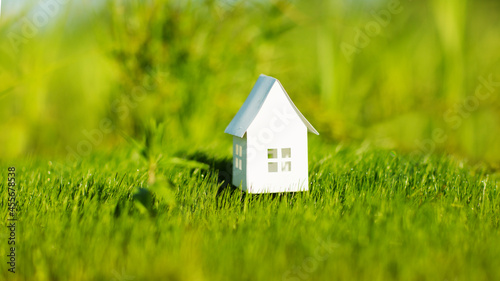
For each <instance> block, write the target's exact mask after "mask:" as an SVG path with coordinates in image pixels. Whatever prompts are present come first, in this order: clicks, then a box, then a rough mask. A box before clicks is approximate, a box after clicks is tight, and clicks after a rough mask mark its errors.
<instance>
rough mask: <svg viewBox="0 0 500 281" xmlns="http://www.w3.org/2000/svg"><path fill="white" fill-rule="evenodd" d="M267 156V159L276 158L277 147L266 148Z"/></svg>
mask: <svg viewBox="0 0 500 281" xmlns="http://www.w3.org/2000/svg"><path fill="white" fill-rule="evenodd" d="M267 158H268V159H277V158H278V150H277V149H268V150H267Z"/></svg>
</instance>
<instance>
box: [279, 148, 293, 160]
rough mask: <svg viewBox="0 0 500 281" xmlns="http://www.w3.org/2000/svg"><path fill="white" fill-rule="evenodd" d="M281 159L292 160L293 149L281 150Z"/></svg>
mask: <svg viewBox="0 0 500 281" xmlns="http://www.w3.org/2000/svg"><path fill="white" fill-rule="evenodd" d="M281 158H292V149H291V148H283V149H281Z"/></svg>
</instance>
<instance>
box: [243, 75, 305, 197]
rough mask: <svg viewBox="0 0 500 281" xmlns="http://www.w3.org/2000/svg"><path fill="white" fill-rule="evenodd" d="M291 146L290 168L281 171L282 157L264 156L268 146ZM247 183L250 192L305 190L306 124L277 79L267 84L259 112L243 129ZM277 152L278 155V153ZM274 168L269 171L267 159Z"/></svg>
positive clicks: (275, 147) (272, 147) (280, 147)
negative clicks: (245, 135) (245, 129)
mask: <svg viewBox="0 0 500 281" xmlns="http://www.w3.org/2000/svg"><path fill="white" fill-rule="evenodd" d="M283 148H291V152H292V157H291V159H290V160H291V162H292V167H291V171H290V172H288V171H285V172H283V171H282V166H281V165H282V163H283V161H287V160H288V159H283V158H278V159H277V160H274V159H269V158H268V149H278V154H281V149H283ZM247 151H248V155H247V157H248V158H247V174H246V175H247V187H248V192H250V193H263V192H285V191H304V190H308V186H309V183H308V151H307V127H306V126H305V124H304V123H303V122H302V120H301V119H300V117H299V116H298V115H297V114H296V112H295V110H294V109H293V107H292V105H291V104H290V102H289V101H288V99H287V97H286V96H285V94H284V92H283V90H282V88H281V86H280V85H279V83H275V84H274V86H273V87H272V88H271V92H270V93H269V95H268V97H267V99H266V101H265V103H264V104H263V106H262V108H261V110H260V112H259V114H258V115H257V117H256V118H255V119H254V121H253V122H252V124H251V125H250V127H249V128H248V130H247ZM278 156H280V155H278ZM270 162H277V163H278V172H276V173H270V172H269V170H268V169H269V163H270Z"/></svg>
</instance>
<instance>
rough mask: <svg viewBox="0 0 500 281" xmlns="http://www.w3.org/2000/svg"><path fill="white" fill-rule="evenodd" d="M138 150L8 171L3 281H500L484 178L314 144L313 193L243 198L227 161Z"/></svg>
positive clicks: (428, 161)
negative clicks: (10, 239) (7, 256)
mask: <svg viewBox="0 0 500 281" xmlns="http://www.w3.org/2000/svg"><path fill="white" fill-rule="evenodd" d="M229 147H230V146H229ZM142 148H143V149H142V150H141V149H138V148H137V149H136V148H133V149H132V148H123V149H118V150H116V151H115V152H113V153H95V154H93V155H92V156H90V157H89V158H88V159H86V160H84V161H79V162H76V163H74V162H65V161H60V162H58V163H56V161H55V160H36V159H32V160H25V161H19V162H18V163H16V169H17V173H16V177H17V182H18V187H17V188H18V189H17V200H18V202H19V205H18V213H17V216H18V217H19V222H18V228H17V239H18V240H17V241H16V243H17V251H18V252H17V273H16V274H14V275H12V274H10V273H8V271H7V269H8V267H7V266H8V265H7V264H6V263H5V262H2V263H0V264H1V266H0V271H1V274H2V276H3V278H8V280H498V279H500V269H499V267H498V260H499V258H500V206H499V205H500V190H499V189H498V183H497V180H498V179H499V175H498V173H497V174H495V173H494V172H493V171H491V170H488V167H485V166H481V165H472V164H469V163H466V162H464V161H462V160H460V159H456V158H453V157H451V156H444V155H443V156H420V155H412V156H409V155H400V154H398V153H396V152H394V151H386V150H380V149H375V148H371V147H370V145H367V144H361V145H358V146H355V145H352V146H342V145H335V144H325V143H322V142H320V141H314V140H313V141H312V143H311V144H310V153H311V156H310V182H311V183H310V184H311V190H310V191H309V192H303V193H295V194H267V195H248V194H243V193H241V191H239V190H238V189H237V188H235V187H233V186H231V185H227V183H226V181H227V180H228V177H229V174H228V173H227V172H226V171H227V167H230V165H231V161H230V154H229V153H227V151H228V150H227V149H221V148H217V149H215V148H211V149H206V151H204V150H199V151H177V152H175V153H172V154H171V156H168V157H166V156H162V155H161V154H155V155H151V153H150V155H149V157H146V156H147V155H148V153H147V152H145V151H144V147H142ZM146 150H148V149H147V148H146ZM156 151H160V149H156ZM148 159H149V160H148ZM5 164H6V163H2V167H6V165H5ZM67 164H69V165H68V166H66V165H67ZM5 173H6V172H5ZM5 173H4V174H5ZM152 178H153V179H152ZM5 182H6V181H5V178H2V181H1V183H0V186H1V192H2V194H6V193H7V190H6V189H7V187H6V184H5ZM5 205H6V197H2V206H5ZM1 211H2V216H3V217H7V212H6V208H5V207H2V210H1ZM1 239H2V241H4V240H5V241H6V239H7V237H6V236H5V232H4V231H2V237H1Z"/></svg>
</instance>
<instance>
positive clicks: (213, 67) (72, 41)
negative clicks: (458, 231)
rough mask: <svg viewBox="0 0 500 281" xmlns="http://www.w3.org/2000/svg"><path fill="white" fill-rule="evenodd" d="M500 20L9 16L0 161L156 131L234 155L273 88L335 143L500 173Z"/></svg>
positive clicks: (189, 7)
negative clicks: (457, 161) (236, 119)
mask: <svg viewBox="0 0 500 281" xmlns="http://www.w3.org/2000/svg"><path fill="white" fill-rule="evenodd" d="M498 11H500V2H498V1H494V0H491V1H486V0H484V1H465V0H457V1H449V0H435V1H382V0H381V1H376V0H371V1H368V0H365V1H361V0H360V1H348V0H338V1H319V0H318V1H305V0H304V1H299V0H297V1H279V0H276V1H236V0H221V1H202V0H193V1H160V0H158V1H83V0H82V1H66V0H59V1H56V0H44V1H14V0H12V1H8V0H7V1H6V0H4V1H3V2H2V15H1V19H0V38H1V40H0V158H2V159H11V158H19V157H29V156H41V157H43V156H49V155H50V156H51V157H53V156H56V155H59V156H61V157H67V156H71V155H73V156H74V155H80V156H82V157H84V156H85V155H88V154H89V153H91V152H92V151H99V150H103V151H109V150H111V149H113V148H115V147H117V146H121V145H127V143H128V142H127V139H130V138H132V139H135V138H141V136H143V135H144V132H145V130H146V128H147V124H151V122H156V123H163V125H164V126H163V127H162V128H164V130H165V136H166V142H167V144H168V147H171V148H172V149H173V150H175V149H186V148H188V147H210V146H216V147H217V146H221V147H222V146H225V145H227V144H229V143H230V142H231V138H230V137H228V136H226V135H224V134H223V131H224V128H225V127H226V125H227V124H228V123H229V122H230V121H231V119H232V117H233V116H234V115H235V114H236V112H237V111H238V109H239V107H240V106H241V105H242V103H243V101H244V100H245V98H246V97H247V95H248V94H249V92H250V90H251V88H252V86H253V83H254V82H255V81H256V79H257V77H258V75H259V74H261V73H264V74H267V75H271V76H274V77H276V78H278V79H279V80H280V81H281V82H282V84H283V85H284V87H285V89H286V90H287V91H288V93H289V95H290V96H291V97H292V99H293V100H294V101H295V103H296V104H297V105H298V107H299V108H300V109H301V111H302V112H303V113H304V115H305V116H307V118H308V119H309V120H310V121H311V123H313V124H314V125H315V127H316V128H317V129H318V130H319V131H320V133H321V140H322V141H327V142H349V143H350V142H368V143H370V144H371V145H374V146H380V147H384V148H388V149H395V150H399V151H402V152H408V153H410V152H418V153H442V152H446V153H453V154H457V155H461V156H464V157H467V158H470V159H475V160H481V161H486V162H489V163H492V164H493V165H498V163H499V162H500V138H499V136H500V101H499V99H498V95H499V93H500V86H499V85H498V83H497V84H496V85H495V86H494V87H493V86H491V85H492V84H491V83H490V87H489V88H487V87H486V86H485V85H484V81H483V82H481V81H482V80H481V78H480V77H483V78H484V79H485V80H492V81H500V68H499V63H500V52H499V50H500V36H499V35H500V17H499V16H498ZM481 85H483V86H482V87H483V88H482V89H481V92H480V98H478V95H477V93H476V90H477V88H478V87H479V86H481ZM486 89H488V91H487V90H486ZM82 141H83V142H82ZM89 143H90V144H91V146H89V145H88V144H89ZM227 149H228V152H230V149H231V147H230V145H228V148H227ZM69 158H71V157H69Z"/></svg>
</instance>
